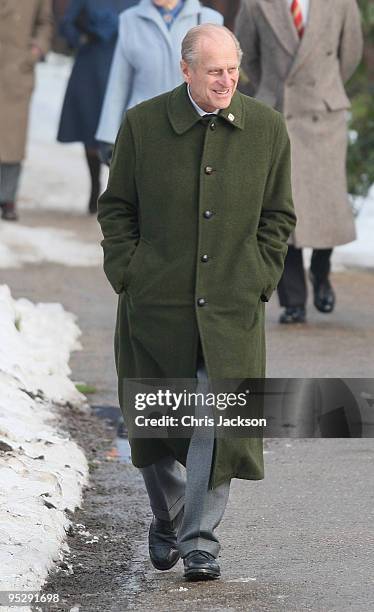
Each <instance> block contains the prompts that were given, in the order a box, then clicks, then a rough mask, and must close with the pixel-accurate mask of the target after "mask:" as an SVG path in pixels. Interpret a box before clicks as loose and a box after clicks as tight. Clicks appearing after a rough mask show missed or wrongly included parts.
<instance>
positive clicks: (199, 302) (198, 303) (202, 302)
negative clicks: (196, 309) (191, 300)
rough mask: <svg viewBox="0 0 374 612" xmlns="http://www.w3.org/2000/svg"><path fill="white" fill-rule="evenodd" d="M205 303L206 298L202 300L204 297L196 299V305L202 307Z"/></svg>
mask: <svg viewBox="0 0 374 612" xmlns="http://www.w3.org/2000/svg"><path fill="white" fill-rule="evenodd" d="M205 304H206V300H204V298H199V299H198V300H197V305H198V306H200V307H203V306H205Z"/></svg>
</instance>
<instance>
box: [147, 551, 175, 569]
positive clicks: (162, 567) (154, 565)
mask: <svg viewBox="0 0 374 612" xmlns="http://www.w3.org/2000/svg"><path fill="white" fill-rule="evenodd" d="M149 558H150V560H151V563H152V565H153V567H154V568H155V569H156V570H159V571H160V572H166V571H167V570H170V569H171V568H172V567H174V565H176V564H177V563H178V561H179V559H180V556H179V557H177V558H176V559H175V560H174V561H173V562H172V563H170V564H169V565H161V564H158V563H157V561H154V560H153V559H152V557H151V555H149Z"/></svg>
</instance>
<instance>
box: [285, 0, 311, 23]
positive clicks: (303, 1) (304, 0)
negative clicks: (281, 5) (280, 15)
mask: <svg viewBox="0 0 374 612" xmlns="http://www.w3.org/2000/svg"><path fill="white" fill-rule="evenodd" d="M287 2H288V6H289V7H290V10H291V5H292V2H293V0H287ZM299 5H300V9H301V14H302V16H303V24H304V25H305V24H306V22H307V21H308V14H309V0H299Z"/></svg>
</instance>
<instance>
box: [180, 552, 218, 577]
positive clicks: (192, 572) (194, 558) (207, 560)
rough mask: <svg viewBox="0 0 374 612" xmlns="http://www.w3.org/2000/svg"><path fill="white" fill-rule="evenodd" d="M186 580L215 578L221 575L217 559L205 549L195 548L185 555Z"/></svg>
mask: <svg viewBox="0 0 374 612" xmlns="http://www.w3.org/2000/svg"><path fill="white" fill-rule="evenodd" d="M183 563H184V577H185V578H186V580H190V581H191V582H192V581H197V580H215V579H216V578H219V577H220V575H221V570H220V567H219V565H218V562H217V560H216V559H215V558H214V557H213V555H211V554H210V553H208V552H206V551H205V550H193V551H192V552H190V553H188V555H186V556H185V557H183Z"/></svg>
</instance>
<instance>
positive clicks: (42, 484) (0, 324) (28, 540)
mask: <svg viewBox="0 0 374 612" xmlns="http://www.w3.org/2000/svg"><path fill="white" fill-rule="evenodd" d="M79 335H80V331H79V328H78V327H77V325H76V324H75V321H74V317H73V315H71V314H69V313H67V312H65V311H64V309H63V308H62V306H61V305H60V304H36V305H35V304H32V303H31V302H29V301H28V300H25V299H20V300H13V299H12V297H11V294H10V291H9V289H8V287H6V286H4V285H3V286H0V541H1V548H0V568H1V573H0V591H2V590H39V588H40V586H41V585H42V584H43V582H44V580H45V578H46V576H47V573H48V570H49V569H50V568H51V566H52V564H53V563H54V562H55V561H57V560H58V559H59V558H60V555H61V554H62V551H63V549H64V548H65V549H66V548H67V545H66V544H64V539H65V534H66V529H67V528H68V525H69V520H68V518H67V516H66V514H65V510H66V509H69V510H72V511H73V510H74V508H75V507H76V506H78V505H79V504H80V502H81V492H82V487H83V485H84V484H86V483H87V479H88V466H87V462H86V459H85V456H84V455H83V453H82V451H81V450H80V449H79V448H78V447H77V445H76V444H75V443H74V442H72V441H71V440H69V439H68V437H64V436H63V435H61V434H60V433H57V431H56V429H55V427H54V424H53V420H54V419H55V418H56V413H54V405H55V404H63V403H66V402H70V403H74V404H80V405H82V406H83V403H84V399H85V398H84V396H82V395H81V394H80V393H79V392H78V391H77V390H76V388H75V386H74V385H73V383H72V382H71V381H70V380H69V378H68V376H69V374H70V369H69V366H68V360H69V355H70V352H71V351H72V350H76V349H78V348H80V347H79V343H78V337H79ZM23 609H24V610H25V608H23Z"/></svg>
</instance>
